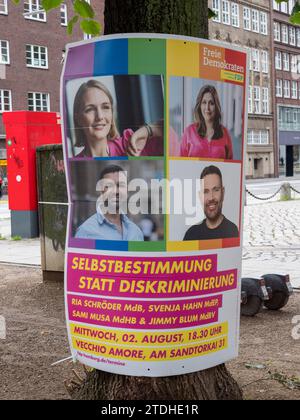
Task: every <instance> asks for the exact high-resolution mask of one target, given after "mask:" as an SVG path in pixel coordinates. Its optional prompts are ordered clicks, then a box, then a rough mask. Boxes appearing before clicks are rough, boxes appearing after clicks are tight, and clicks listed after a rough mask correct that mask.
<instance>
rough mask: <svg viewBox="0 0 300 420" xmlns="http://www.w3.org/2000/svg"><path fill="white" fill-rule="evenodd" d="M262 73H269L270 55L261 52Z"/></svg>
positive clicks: (266, 52)
mask: <svg viewBox="0 0 300 420" xmlns="http://www.w3.org/2000/svg"><path fill="white" fill-rule="evenodd" d="M261 71H262V72H263V73H268V72H269V54H268V51H262V52H261Z"/></svg>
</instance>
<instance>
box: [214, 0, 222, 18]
mask: <svg viewBox="0 0 300 420" xmlns="http://www.w3.org/2000/svg"><path fill="white" fill-rule="evenodd" d="M212 9H213V11H214V12H215V14H216V15H217V16H216V17H214V18H213V21H214V22H221V0H213V4H212Z"/></svg>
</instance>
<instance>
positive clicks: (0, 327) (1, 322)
mask: <svg viewBox="0 0 300 420" xmlns="http://www.w3.org/2000/svg"><path fill="white" fill-rule="evenodd" d="M5 339H6V323H5V318H4V316H1V315H0V340H5Z"/></svg>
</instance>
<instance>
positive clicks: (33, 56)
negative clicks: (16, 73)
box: [26, 45, 48, 69]
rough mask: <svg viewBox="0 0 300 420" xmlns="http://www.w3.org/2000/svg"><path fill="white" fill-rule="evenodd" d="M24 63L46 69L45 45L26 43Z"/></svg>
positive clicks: (46, 55)
mask: <svg viewBox="0 0 300 420" xmlns="http://www.w3.org/2000/svg"><path fill="white" fill-rule="evenodd" d="M26 65H27V67H36V68H39V69H47V68H48V53H47V47H41V46H39V45H26Z"/></svg>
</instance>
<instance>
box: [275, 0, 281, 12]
mask: <svg viewBox="0 0 300 420" xmlns="http://www.w3.org/2000/svg"><path fill="white" fill-rule="evenodd" d="M273 9H274V10H277V11H278V12H280V4H279V3H277V1H276V0H273Z"/></svg>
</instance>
